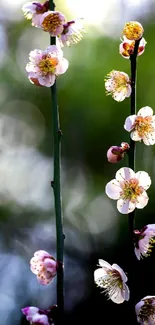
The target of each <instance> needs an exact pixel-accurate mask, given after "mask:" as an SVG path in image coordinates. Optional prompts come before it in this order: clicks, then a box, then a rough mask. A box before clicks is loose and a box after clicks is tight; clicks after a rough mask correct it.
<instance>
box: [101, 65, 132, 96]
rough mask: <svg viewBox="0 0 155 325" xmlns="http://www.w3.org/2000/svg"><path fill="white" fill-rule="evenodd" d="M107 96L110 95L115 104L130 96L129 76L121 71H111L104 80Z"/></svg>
mask: <svg viewBox="0 0 155 325" xmlns="http://www.w3.org/2000/svg"><path fill="white" fill-rule="evenodd" d="M105 89H106V91H107V92H106V93H107V95H112V97H113V99H115V100H116V101H117V102H121V101H123V100H124V99H125V98H126V97H129V96H130V95H131V85H130V78H129V76H128V75H127V74H126V73H124V72H121V71H116V70H112V71H111V72H110V73H109V74H107V76H106V79H105Z"/></svg>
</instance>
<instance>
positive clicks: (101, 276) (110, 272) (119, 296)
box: [94, 259, 130, 304]
mask: <svg viewBox="0 0 155 325" xmlns="http://www.w3.org/2000/svg"><path fill="white" fill-rule="evenodd" d="M127 280H128V279H127V276H126V274H125V273H124V271H123V270H122V268H121V267H120V266H119V265H117V264H112V265H110V264H109V263H108V262H106V261H104V260H101V259H100V260H99V268H98V269H96V270H95V271H94V281H95V283H96V284H97V286H99V287H100V288H103V292H105V294H106V295H107V296H108V297H109V299H111V300H112V301H113V302H115V303H116V304H121V303H123V302H124V300H129V296H130V292H129V288H128V286H127V285H126V282H127Z"/></svg>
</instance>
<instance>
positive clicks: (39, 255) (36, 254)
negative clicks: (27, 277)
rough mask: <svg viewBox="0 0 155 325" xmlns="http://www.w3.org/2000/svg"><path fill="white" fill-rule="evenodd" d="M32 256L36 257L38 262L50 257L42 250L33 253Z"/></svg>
mask: <svg viewBox="0 0 155 325" xmlns="http://www.w3.org/2000/svg"><path fill="white" fill-rule="evenodd" d="M34 256H35V257H37V258H38V260H41V261H42V260H43V258H45V257H50V256H51V255H50V254H49V253H48V252H46V251H44V250H39V251H36V252H35V253H34Z"/></svg>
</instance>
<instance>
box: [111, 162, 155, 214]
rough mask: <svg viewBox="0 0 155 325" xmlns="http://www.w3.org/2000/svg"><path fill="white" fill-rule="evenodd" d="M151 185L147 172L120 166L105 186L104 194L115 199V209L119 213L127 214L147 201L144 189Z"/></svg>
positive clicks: (141, 207)
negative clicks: (113, 177)
mask: <svg viewBox="0 0 155 325" xmlns="http://www.w3.org/2000/svg"><path fill="white" fill-rule="evenodd" d="M150 185H151V178H150V177H149V175H148V173H146V172H144V171H139V172H137V173H135V172H134V171H133V170H132V169H131V168H128V167H123V168H120V169H119V170H118V171H117V173H116V176H115V179H113V180H111V181H110V182H109V183H108V184H107V185H106V187H105V192H106V194H107V195H108V196H109V197H110V198H111V199H113V200H117V209H118V211H119V212H120V213H123V214H128V213H130V212H132V211H133V210H134V209H135V208H137V209H143V208H144V207H145V206H146V205H147V203H148V200H149V198H148V195H147V193H146V190H147V189H148V188H149V187H150Z"/></svg>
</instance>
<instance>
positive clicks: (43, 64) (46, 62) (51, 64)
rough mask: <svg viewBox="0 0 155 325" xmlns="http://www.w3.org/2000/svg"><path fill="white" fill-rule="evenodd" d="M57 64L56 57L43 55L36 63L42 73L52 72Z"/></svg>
mask: <svg viewBox="0 0 155 325" xmlns="http://www.w3.org/2000/svg"><path fill="white" fill-rule="evenodd" d="M57 64H58V59H57V58H50V57H48V56H47V57H44V58H43V59H42V60H41V61H40V62H39V64H38V67H39V69H40V70H41V71H42V72H43V74H44V75H47V74H48V73H54V72H55V67H56V66H57Z"/></svg>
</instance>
